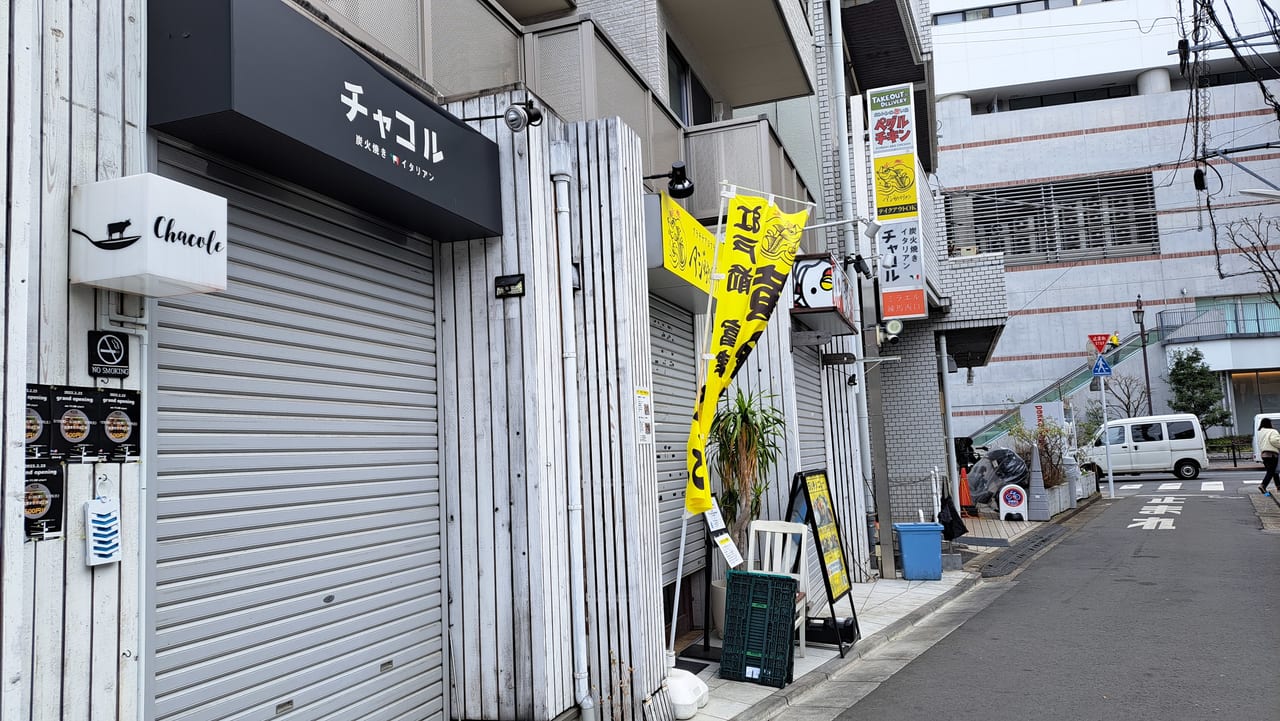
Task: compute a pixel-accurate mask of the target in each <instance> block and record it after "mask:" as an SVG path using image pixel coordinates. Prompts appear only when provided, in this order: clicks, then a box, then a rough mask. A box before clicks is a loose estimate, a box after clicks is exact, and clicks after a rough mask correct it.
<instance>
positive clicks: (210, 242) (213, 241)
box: [154, 215, 224, 255]
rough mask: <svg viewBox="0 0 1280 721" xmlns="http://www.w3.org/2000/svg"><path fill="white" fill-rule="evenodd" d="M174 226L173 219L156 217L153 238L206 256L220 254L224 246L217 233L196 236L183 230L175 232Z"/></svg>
mask: <svg viewBox="0 0 1280 721" xmlns="http://www.w3.org/2000/svg"><path fill="white" fill-rule="evenodd" d="M176 224H177V220H176V219H174V218H169V217H166V216H163V215H157V216H156V224H155V228H154V232H155V236H156V237H157V238H159V239H160V240H163V241H164V242H166V243H177V244H179V245H185V246H187V247H188V248H196V249H198V250H203V251H204V252H205V253H207V254H208V255H214V254H217V253H221V252H222V250H223V247H224V246H223V244H222V241H220V240H218V231H216V230H211V231H209V234H208V236H204V235H196V234H195V233H188V232H187V231H185V230H180V229H179V230H175V229H174V226H175V225H176Z"/></svg>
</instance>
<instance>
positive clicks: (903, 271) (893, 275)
mask: <svg viewBox="0 0 1280 721" xmlns="http://www.w3.org/2000/svg"><path fill="white" fill-rule="evenodd" d="M877 237H878V239H879V242H880V314H881V317H883V318H884V319H886V320H888V319H889V318H927V317H929V310H928V308H927V307H926V306H925V299H924V259H923V258H922V257H921V247H920V223H919V221H918V219H915V218H913V219H911V220H907V221H899V222H895V223H886V224H885V225H883V226H881V227H880V233H879V234H878V235H877Z"/></svg>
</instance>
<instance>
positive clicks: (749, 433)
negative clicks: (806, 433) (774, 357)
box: [707, 389, 786, 553]
mask: <svg viewBox="0 0 1280 721" xmlns="http://www.w3.org/2000/svg"><path fill="white" fill-rule="evenodd" d="M772 398H774V396H773V395H771V394H768V395H767V394H765V393H763V392H761V393H750V394H745V393H743V392H742V390H741V389H738V391H737V395H736V396H735V397H734V398H733V399H732V400H729V401H727V402H725V403H722V404H721V405H720V406H719V407H717V408H716V415H715V417H714V418H713V419H712V420H711V434H710V436H709V437H708V438H707V445H708V446H709V448H710V451H711V466H712V468H714V469H715V471H716V473H717V475H719V476H720V486H721V492H720V513H721V514H722V515H723V516H724V521H725V524H726V525H728V527H729V535H730V537H732V538H733V541H734V543H737V544H738V548H739V549H740V550H741V551H742V552H743V553H746V550H747V547H746V532H747V524H749V523H750V522H751V521H752V520H753V519H755V518H757V517H758V516H759V515H760V499H761V497H762V496H763V495H764V493H765V491H767V490H768V489H769V479H768V475H769V472H770V471H772V470H773V467H774V465H775V464H776V463H777V461H778V454H779V452H780V450H781V446H780V445H779V442H780V440H781V439H782V433H783V429H784V427H785V425H786V421H785V419H784V418H783V415H782V411H780V410H778V409H777V408H775V407H774V406H773V405H772V404H771V403H769V402H768V401H770V400H771V399H772Z"/></svg>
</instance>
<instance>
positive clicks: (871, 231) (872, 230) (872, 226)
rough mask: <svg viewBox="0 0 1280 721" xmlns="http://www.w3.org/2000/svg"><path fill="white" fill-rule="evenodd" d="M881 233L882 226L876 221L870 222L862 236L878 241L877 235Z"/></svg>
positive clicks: (863, 230)
mask: <svg viewBox="0 0 1280 721" xmlns="http://www.w3.org/2000/svg"><path fill="white" fill-rule="evenodd" d="M879 232H880V224H879V223H877V222H876V221H874V220H868V221H867V227H865V228H863V229H862V234H863V235H865V236H867V237H868V238H870V239H872V240H875V239H876V233H879Z"/></svg>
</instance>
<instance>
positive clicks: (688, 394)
mask: <svg viewBox="0 0 1280 721" xmlns="http://www.w3.org/2000/svg"><path fill="white" fill-rule="evenodd" d="M649 337H650V339H651V340H652V343H653V398H654V434H655V438H654V446H655V449H656V452H657V457H658V509H659V510H658V514H659V521H660V531H659V532H660V533H661V536H662V583H663V584H664V585H665V584H668V583H672V582H674V581H675V579H676V565H677V561H679V558H680V517H681V514H682V513H683V512H684V489H685V484H686V483H687V482H688V478H689V474H688V471H687V469H686V467H685V453H686V450H687V448H688V442H689V425H690V423H691V422H692V419H693V400H694V397H695V396H696V395H697V392H698V389H697V383H698V380H697V375H698V371H697V354H696V353H695V352H694V348H695V344H694V338H693V315H692V314H691V313H689V311H686V310H683V309H682V308H680V307H679V306H677V305H675V304H673V303H669V302H667V301H665V300H662V299H661V298H656V297H653V296H650V297H649ZM705 527H706V523H705V522H703V520H702V517H701V516H699V517H697V518H691V519H689V530H688V537H687V538H686V540H685V544H686V545H685V554H684V572H685V574H689V573H692V572H693V571H696V570H698V569H700V568H702V567H703V566H704V565H705V563H704V560H705V557H706V556H705V554H706V549H705V547H704V544H705V543H706V542H705V540H704V536H703V530H704V529H705Z"/></svg>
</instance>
